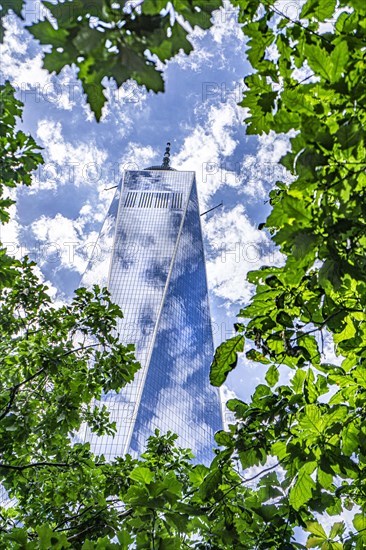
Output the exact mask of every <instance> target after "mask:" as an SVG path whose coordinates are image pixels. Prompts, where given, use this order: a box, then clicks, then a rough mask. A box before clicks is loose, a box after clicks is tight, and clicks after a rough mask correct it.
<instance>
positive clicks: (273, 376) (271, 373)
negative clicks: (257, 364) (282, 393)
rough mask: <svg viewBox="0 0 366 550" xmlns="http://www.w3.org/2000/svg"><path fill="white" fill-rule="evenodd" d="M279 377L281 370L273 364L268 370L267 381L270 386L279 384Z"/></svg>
mask: <svg viewBox="0 0 366 550" xmlns="http://www.w3.org/2000/svg"><path fill="white" fill-rule="evenodd" d="M278 379H279V372H278V368H277V367H276V365H271V366H270V367H269V369H268V370H267V372H266V382H267V384H268V385H269V386H271V387H272V386H274V385H275V384H277V382H278Z"/></svg>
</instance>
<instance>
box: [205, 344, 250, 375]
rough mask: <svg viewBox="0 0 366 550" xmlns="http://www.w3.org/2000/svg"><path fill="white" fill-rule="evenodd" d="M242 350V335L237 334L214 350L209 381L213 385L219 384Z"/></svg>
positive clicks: (234, 365) (231, 368) (232, 367)
mask: <svg viewBox="0 0 366 550" xmlns="http://www.w3.org/2000/svg"><path fill="white" fill-rule="evenodd" d="M243 350H244V336H242V335H238V336H235V337H234V338H231V339H230V340H227V341H226V342H223V343H222V344H221V345H220V346H219V347H218V348H217V350H216V353H215V357H214V360H213V363H212V365H211V371H210V382H211V384H212V385H213V386H221V384H223V383H224V382H225V380H226V377H227V375H228V373H229V372H230V371H232V370H233V369H234V368H235V367H236V364H237V361H238V356H237V354H238V353H241V352H242V351H243Z"/></svg>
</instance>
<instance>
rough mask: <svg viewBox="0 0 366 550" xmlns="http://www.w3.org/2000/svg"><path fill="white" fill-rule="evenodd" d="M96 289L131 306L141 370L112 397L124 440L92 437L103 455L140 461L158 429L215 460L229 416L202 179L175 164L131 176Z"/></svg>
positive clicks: (99, 254) (100, 261)
mask: <svg viewBox="0 0 366 550" xmlns="http://www.w3.org/2000/svg"><path fill="white" fill-rule="evenodd" d="M94 283H98V284H101V285H105V286H108V288H109V291H110V292H111V296H112V299H113V301H114V302H115V303H117V304H118V305H119V306H120V307H121V309H122V311H123V314H124V318H123V319H121V320H120V322H119V327H118V329H119V332H120V335H121V341H123V342H124V343H126V344H127V343H133V344H135V348H136V358H137V360H138V361H139V362H140V363H141V369H140V370H139V371H138V372H137V374H136V375H135V379H134V380H133V382H131V383H130V384H129V385H128V386H126V387H125V388H124V389H123V390H122V391H121V392H120V393H118V394H116V393H115V392H109V393H108V394H106V395H104V396H103V398H102V402H101V403H100V404H103V405H106V406H107V408H108V410H109V411H110V415H111V419H112V420H114V421H115V422H116V425H117V433H116V435H115V436H114V437H113V438H112V437H110V436H102V437H97V436H96V435H95V434H92V433H91V432H88V433H86V434H85V438H86V439H87V440H89V441H90V442H91V446H92V450H93V452H94V453H96V454H103V455H104V456H105V458H106V459H112V458H114V457H115V456H119V455H123V454H125V453H127V452H129V453H131V454H133V455H135V454H139V453H141V452H143V450H144V447H145V443H146V439H147V438H148V437H149V436H150V435H151V434H152V433H153V432H154V430H155V429H156V428H158V429H159V430H160V431H161V432H162V433H166V432H167V431H168V430H170V431H172V432H175V433H177V434H178V435H179V440H178V441H179V444H180V445H181V446H183V447H188V448H191V449H192V451H193V452H194V454H195V456H196V457H197V460H199V461H203V462H209V461H210V460H211V459H212V457H213V454H212V447H213V444H214V441H213V435H214V433H215V432H216V431H217V430H219V429H222V416H221V404H220V399H219V394H218V392H217V390H216V388H213V387H211V386H210V383H209V368H210V364H211V362H212V358H213V353H214V348H213V339H212V331H211V319H210V313H209V303H208V292H207V281H206V269H205V260H204V251H203V240H202V233H201V224H200V216H199V208H198V198H197V189H196V179H195V174H194V172H183V171H175V170H173V169H171V168H169V167H167V166H166V165H165V166H161V167H153V168H151V169H146V170H141V171H126V172H125V173H124V177H123V179H122V182H121V185H120V186H119V188H118V189H117V191H116V195H115V197H114V199H113V201H112V204H111V207H110V209H109V213H108V215H107V218H106V220H105V222H104V225H103V229H102V231H101V234H100V236H99V240H98V242H97V243H96V246H95V249H94V253H93V256H92V258H91V261H90V265H89V267H88V269H87V271H86V273H85V275H84V277H83V284H84V285H91V284H94ZM97 405H98V404H97Z"/></svg>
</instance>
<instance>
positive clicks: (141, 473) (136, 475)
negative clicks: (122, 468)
mask: <svg viewBox="0 0 366 550" xmlns="http://www.w3.org/2000/svg"><path fill="white" fill-rule="evenodd" d="M129 477H130V479H133V480H134V481H139V482H142V483H145V484H146V485H148V484H149V483H151V481H152V480H153V479H154V472H152V471H151V470H149V468H144V467H142V466H138V467H137V468H135V469H134V470H132V472H131V473H130V475H129Z"/></svg>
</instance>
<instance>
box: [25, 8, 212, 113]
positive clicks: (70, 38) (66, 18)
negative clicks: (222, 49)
mask: <svg viewBox="0 0 366 550" xmlns="http://www.w3.org/2000/svg"><path fill="white" fill-rule="evenodd" d="M45 5H46V6H47V8H48V9H49V10H50V11H51V13H52V15H53V17H54V18H55V20H56V24H55V26H53V24H51V23H50V21H48V20H47V19H46V20H44V21H40V22H36V23H34V24H32V25H31V26H30V27H29V30H30V32H31V33H32V34H33V35H34V37H35V38H36V39H37V40H39V41H40V42H41V44H45V45H46V44H47V45H49V46H51V51H50V52H48V53H46V54H45V57H44V66H45V68H47V69H48V70H49V71H50V72H53V71H55V72H56V73H59V72H60V71H61V70H62V68H63V67H64V66H67V65H75V66H76V67H77V68H78V78H79V79H80V80H81V82H82V85H83V90H84V92H85V94H86V96H87V101H88V103H89V104H90V107H91V109H92V111H93V112H94V114H95V116H96V118H97V120H100V117H101V115H102V108H103V105H104V104H105V102H106V97H105V94H104V85H103V84H102V81H103V78H104V77H106V78H111V79H113V80H115V82H116V83H117V86H121V85H122V84H123V83H124V82H126V81H127V80H129V79H133V80H135V81H136V82H137V84H139V85H143V86H145V87H146V88H147V89H148V90H152V91H154V92H159V91H163V89H164V81H163V78H162V75H161V71H160V70H158V69H157V67H156V65H157V63H156V61H152V59H151V54H154V55H155V56H157V58H158V59H159V60H160V61H162V62H165V61H167V60H169V59H171V58H172V57H173V56H175V55H176V54H177V53H178V52H180V51H183V52H184V53H186V54H188V53H189V52H190V51H191V50H192V49H193V46H192V44H191V43H190V41H189V40H188V38H187V35H188V33H187V30H186V27H187V22H188V23H189V24H190V25H191V26H192V27H194V26H196V25H198V26H199V27H201V28H208V27H209V26H210V25H211V22H210V17H211V13H212V11H213V10H214V9H217V8H219V7H220V5H221V1H220V0H211V1H210V2H206V1H205V2H203V1H202V2H201V1H200V2H195V3H194V5H192V3H191V2H186V1H178V2H174V3H173V6H174V10H175V12H176V14H177V15H178V14H179V15H181V16H183V18H184V23H183V24H182V21H181V19H179V18H177V19H176V20H175V22H174V23H173V24H171V18H170V15H169V14H165V15H162V13H161V12H162V10H164V8H165V7H166V5H167V2H165V1H160V0H158V1H155V0H145V1H144V2H143V3H142V6H141V7H142V9H141V10H140V9H136V6H134V5H133V4H131V5H130V6H128V9H125V10H123V9H122V7H121V6H120V5H119V4H118V3H111V2H104V1H102V0H99V1H98V2H94V3H89V4H88V3H85V2H82V1H81V0H71V1H70V2H67V3H63V2H57V4H53V3H51V2H45ZM93 18H94V19H93ZM92 21H93V23H92Z"/></svg>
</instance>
